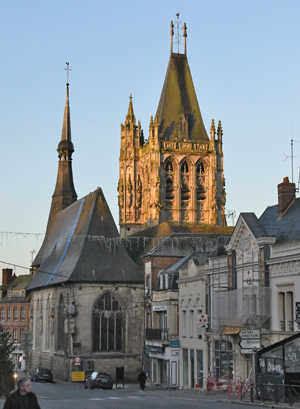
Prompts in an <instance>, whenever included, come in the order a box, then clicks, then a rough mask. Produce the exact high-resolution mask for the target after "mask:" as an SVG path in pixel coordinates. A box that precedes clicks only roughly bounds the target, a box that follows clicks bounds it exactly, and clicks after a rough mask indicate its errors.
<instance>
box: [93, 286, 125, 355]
mask: <svg viewBox="0 0 300 409" xmlns="http://www.w3.org/2000/svg"><path fill="white" fill-rule="evenodd" d="M123 332H124V331H123V312H122V311H121V306H120V303H119V302H118V300H116V298H114V296H113V295H112V294H111V293H110V292H107V293H105V294H104V295H103V296H102V297H100V298H99V299H98V301H97V302H96V304H95V306H94V309H93V333H94V334H93V350H94V352H97V351H101V352H104V351H122V350H123V349H124V345H123V338H124V335H123Z"/></svg>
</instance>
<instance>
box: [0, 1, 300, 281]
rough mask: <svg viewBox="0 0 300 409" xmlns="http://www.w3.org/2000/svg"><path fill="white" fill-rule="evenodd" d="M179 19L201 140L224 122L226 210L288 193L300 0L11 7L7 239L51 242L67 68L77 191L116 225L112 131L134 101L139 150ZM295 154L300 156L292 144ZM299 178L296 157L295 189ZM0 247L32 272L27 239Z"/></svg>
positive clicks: (5, 91)
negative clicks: (96, 200) (99, 193)
mask: <svg viewBox="0 0 300 409" xmlns="http://www.w3.org/2000/svg"><path fill="white" fill-rule="evenodd" d="M177 12H180V13H181V14H180V20H181V21H182V23H183V22H186V24H187V28H188V38H187V52H188V60H189V64H190V69H191V73H192V77H193V80H194V85H195V89H196V93H197V96H198V101H199V105H200V109H201V113H202V117H203V120H204V123H205V126H206V129H207V131H209V128H210V123H211V119H212V118H214V119H215V122H217V121H218V120H219V119H221V121H222V125H223V131H224V135H223V149H224V174H225V179H226V193H227V204H226V208H227V210H228V209H230V210H231V209H234V210H235V211H236V214H237V215H238V214H239V213H240V212H247V211H253V212H255V213H256V215H257V216H260V215H261V213H262V212H263V210H264V209H265V208H266V207H267V206H268V205H273V204H275V203H276V202H277V184H278V183H280V182H282V180H283V177H285V176H289V177H290V179H291V164H290V160H286V161H284V154H286V155H290V140H291V138H293V139H295V140H297V141H300V130H299V126H298V123H299V113H300V100H299V88H300V87H299V80H300V70H299V66H300V62H299V60H300V57H299V39H300V25H299V17H300V2H299V0H289V1H287V0H282V1H281V0H256V1H255V0H251V1H250V0H226V1H225V0H209V1H208V0H206V1H203V0H194V1H189V0H185V1H178V0H172V1H171V0H166V1H163V0H160V1H159V0H152V1H145V0H144V1H142V0H139V1H137V0H126V1H124V0H110V1H100V0H98V1H96V0H85V1H78V0H72V1H65V0H53V1H40V0H39V1H32V0H26V1H23V0H22V1H21V0H20V1H14V0H11V1H7V0H6V1H2V2H1V4H0V38H1V42H0V53H1V64H0V134H1V149H0V166H1V178H0V189H1V202H0V231H1V232H24V233H26V232H38V233H44V231H45V228H46V223H47V219H48V214H49V209H50V203H51V197H52V194H53V191H54V186H55V182H56V174H57V152H56V148H57V145H58V142H59V140H60V134H61V127H62V119H63V109H64V104H65V83H66V72H65V71H64V68H65V63H66V61H68V62H70V68H71V69H72V72H71V73H70V80H69V82H70V107H71V122H72V140H73V143H74V146H75V152H74V154H73V174H74V183H75V188H76V191H77V194H78V197H79V198H80V197H82V196H84V195H86V194H88V193H89V192H91V191H93V190H95V189H96V188H97V186H101V187H102V189H103V191H104V194H105V196H106V199H107V201H108V203H109V206H110V208H111V211H112V213H113V216H114V218H115V221H116V223H117V224H118V209H117V183H118V171H119V166H118V159H119V148H120V123H121V122H124V120H125V116H126V113H127V108H128V101H129V95H130V94H131V93H132V95H133V106H134V111H135V115H136V118H137V119H140V120H141V122H142V127H143V129H144V132H145V135H146V136H147V134H148V125H149V120H150V116H151V115H155V113H156V109H157V105H158V101H159V97H160V93H161V89H162V85H163V81H164V77H165V73H166V68H167V64H168V58H169V50H170V36H169V32H170V21H171V20H172V19H173V20H176V16H175V13H177ZM294 148H295V149H294V155H295V156H298V155H300V143H295V146H294ZM299 166H300V159H299V158H298V157H296V158H295V160H294V181H297V180H298V172H299ZM228 224H231V220H228ZM1 238H2V246H0V260H2V261H7V262H10V263H13V264H21V265H25V266H29V265H30V261H31V254H30V251H31V250H33V249H36V248H37V245H36V241H35V240H34V239H29V238H25V237H21V236H19V238H18V240H17V239H16V238H15V239H13V240H12V241H7V240H6V236H3V235H2V237H1V236H0V239H1ZM40 244H41V241H40V242H39V243H38V245H40ZM0 265H1V269H2V268H4V267H5V264H2V263H0ZM16 273H17V274H24V273H26V270H24V271H23V270H21V269H19V268H17V269H16Z"/></svg>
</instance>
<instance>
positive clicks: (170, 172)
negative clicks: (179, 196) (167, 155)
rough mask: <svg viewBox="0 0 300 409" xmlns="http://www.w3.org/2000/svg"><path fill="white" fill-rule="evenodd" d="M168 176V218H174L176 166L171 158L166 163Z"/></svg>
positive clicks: (166, 174)
mask: <svg viewBox="0 0 300 409" xmlns="http://www.w3.org/2000/svg"><path fill="white" fill-rule="evenodd" d="M165 177H166V213H167V220H169V221H171V220H173V214H172V207H173V200H174V196H175V195H174V166H173V163H172V161H171V160H170V159H168V160H167V162H166V163H165Z"/></svg>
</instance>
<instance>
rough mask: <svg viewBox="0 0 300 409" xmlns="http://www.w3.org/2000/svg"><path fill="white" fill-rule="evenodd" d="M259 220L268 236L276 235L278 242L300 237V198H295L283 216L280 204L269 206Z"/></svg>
mask: <svg viewBox="0 0 300 409" xmlns="http://www.w3.org/2000/svg"><path fill="white" fill-rule="evenodd" d="M259 221H260V223H261V225H262V227H263V228H264V229H265V230H266V232H267V234H268V236H276V243H283V242H286V241H294V240H299V239H300V198H297V199H295V200H294V202H293V203H292V204H291V206H290V207H289V208H288V210H287V211H286V212H285V213H284V215H283V216H282V217H281V218H278V205H275V206H270V207H267V208H266V210H265V211H264V213H263V214H262V215H261V216H260V218H259Z"/></svg>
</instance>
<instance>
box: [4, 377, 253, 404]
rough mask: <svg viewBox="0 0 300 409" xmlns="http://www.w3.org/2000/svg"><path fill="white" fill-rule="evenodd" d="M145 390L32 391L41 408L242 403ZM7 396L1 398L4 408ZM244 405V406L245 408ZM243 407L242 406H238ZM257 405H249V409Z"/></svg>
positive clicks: (44, 387) (59, 387)
mask: <svg viewBox="0 0 300 409" xmlns="http://www.w3.org/2000/svg"><path fill="white" fill-rule="evenodd" d="M147 386H148V387H147V388H146V389H145V391H141V390H140V389H139V387H138V385H137V384H136V385H132V384H131V385H125V388H124V389H123V388H122V389H121V388H118V389H113V390H101V389H93V390H90V389H84V385H83V384H82V383H78V384H75V383H72V384H68V383H53V384H51V383H34V382H32V391H33V392H34V393H35V394H36V395H37V396H38V400H39V403H40V406H41V409H54V408H58V407H59V409H99V408H101V409H106V408H107V409H108V408H109V409H111V408H120V409H133V408H141V407H142V408H143V409H153V407H155V408H156V409H159V408H164V409H177V408H178V409H179V408H180V409H182V408H184V409H185V408H196V407H201V409H211V407H212V404H213V406H214V409H229V408H232V402H233V401H236V402H237V403H238V402H239V401H238V399H237V397H236V396H230V395H227V394H226V393H224V394H217V393H215V394H207V393H206V392H200V393H199V392H196V391H193V390H171V391H170V390H161V389H158V388H156V387H154V386H151V385H149V383H148V384H147ZM3 404H4V397H1V398H0V408H1V409H2V407H3ZM243 406H244V405H243ZM238 407H241V406H237V408H238ZM252 407H253V408H254V406H249V405H247V408H248V409H251V408H252Z"/></svg>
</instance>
